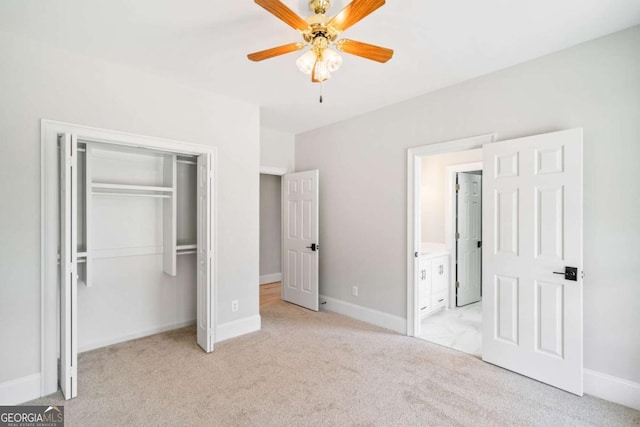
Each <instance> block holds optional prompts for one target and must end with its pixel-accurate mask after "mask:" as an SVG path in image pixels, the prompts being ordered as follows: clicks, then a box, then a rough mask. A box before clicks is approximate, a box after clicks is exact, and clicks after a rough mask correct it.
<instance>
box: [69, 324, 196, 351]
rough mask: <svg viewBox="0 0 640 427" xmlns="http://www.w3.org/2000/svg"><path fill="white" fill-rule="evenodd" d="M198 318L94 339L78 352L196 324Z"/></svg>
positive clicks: (80, 347) (79, 348)
mask: <svg viewBox="0 0 640 427" xmlns="http://www.w3.org/2000/svg"><path fill="white" fill-rule="evenodd" d="M195 324H196V320H195V319H193V320H186V321H184V322H178V323H172V324H170V325H165V326H160V327H158V328H151V329H146V330H144V331H139V332H134V333H132V334H128V335H123V336H119V337H115V338H109V339H106V340H99V341H94V342H91V343H89V344H85V345H82V346H79V347H78V353H84V352H85V351H91V350H95V349H97V348H101V347H106V346H108V345H113V344H119V343H121V342H125V341H131V340H135V339H138V338H144V337H148V336H149V335H155V334H160V333H162V332H167V331H171V330H173V329H179V328H184V327H186V326H191V325H195Z"/></svg>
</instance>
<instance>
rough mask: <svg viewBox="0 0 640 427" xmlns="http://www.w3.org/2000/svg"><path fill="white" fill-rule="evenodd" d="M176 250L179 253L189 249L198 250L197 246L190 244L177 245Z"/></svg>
mask: <svg viewBox="0 0 640 427" xmlns="http://www.w3.org/2000/svg"><path fill="white" fill-rule="evenodd" d="M176 249H177V250H179V251H186V250H189V249H198V245H196V244H195V243H194V244H192V245H180V244H179V245H177V246H176Z"/></svg>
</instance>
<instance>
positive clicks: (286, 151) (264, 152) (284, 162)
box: [260, 126, 296, 172]
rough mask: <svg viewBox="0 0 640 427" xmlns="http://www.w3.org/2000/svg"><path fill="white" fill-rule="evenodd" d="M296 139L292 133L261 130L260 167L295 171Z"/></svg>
mask: <svg viewBox="0 0 640 427" xmlns="http://www.w3.org/2000/svg"><path fill="white" fill-rule="evenodd" d="M295 151H296V137H295V135H294V134H292V133H288V132H282V131H279V130H276V129H270V128H266V127H264V126H263V127H261V128H260V166H267V167H272V168H274V167H275V168H283V169H286V170H287V171H289V172H292V171H293V169H294V162H295Z"/></svg>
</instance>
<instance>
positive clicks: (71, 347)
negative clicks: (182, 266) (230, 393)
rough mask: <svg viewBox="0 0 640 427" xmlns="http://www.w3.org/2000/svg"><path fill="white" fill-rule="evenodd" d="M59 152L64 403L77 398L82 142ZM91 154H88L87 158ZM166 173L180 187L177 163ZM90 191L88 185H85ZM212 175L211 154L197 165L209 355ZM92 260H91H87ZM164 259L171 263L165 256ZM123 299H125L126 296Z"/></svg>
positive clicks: (202, 315)
mask: <svg viewBox="0 0 640 427" xmlns="http://www.w3.org/2000/svg"><path fill="white" fill-rule="evenodd" d="M59 146H60V359H59V368H60V375H59V382H60V388H61V390H62V393H63V395H64V397H65V399H72V398H74V397H76V396H77V395H78V390H77V383H78V380H77V376H78V367H77V365H78V326H77V325H78V302H77V301H78V248H77V245H78V222H79V221H78V212H79V211H78V167H77V166H78V160H77V157H78V142H77V138H76V136H75V135H72V134H63V135H60V136H59ZM90 151H91V150H90V149H89V150H88V152H90ZM173 160H174V161H173V162H170V164H171V165H173V166H172V167H171V168H169V169H168V170H165V171H164V173H165V175H166V174H172V176H173V180H172V182H175V173H176V172H175V158H173ZM86 185H87V186H88V187H90V185H89V183H87V184H86ZM213 191H214V187H213V173H212V160H211V155H210V154H204V155H200V156H199V157H198V161H197V220H196V221H197V310H196V311H197V314H196V322H197V342H198V345H199V346H200V347H202V349H203V350H204V351H205V352H207V353H209V352H211V351H213V347H214V342H215V336H214V329H213V321H212V310H213V302H214V301H213V298H214V296H213V290H212V289H213V285H212V280H213V274H214V272H213V232H214V230H213V224H212V216H213V206H212V204H213ZM175 212H176V206H175V197H174V198H172V200H171V204H166V205H165V214H169V215H171V214H173V215H174V217H175ZM166 234H168V235H169V236H170V237H169V241H168V242H166V245H168V246H169V248H170V249H169V252H170V254H169V255H170V256H171V257H173V262H172V263H170V265H169V267H170V268H169V269H168V270H169V271H167V268H166V267H167V263H165V272H166V273H167V274H170V275H175V274H176V271H175V269H176V267H175V255H176V254H175V248H176V242H175V239H176V235H175V232H173V231H172V232H171V233H166ZM87 257H88V258H89V257H90V254H87ZM165 258H167V256H166V254H165ZM123 297H124V296H123Z"/></svg>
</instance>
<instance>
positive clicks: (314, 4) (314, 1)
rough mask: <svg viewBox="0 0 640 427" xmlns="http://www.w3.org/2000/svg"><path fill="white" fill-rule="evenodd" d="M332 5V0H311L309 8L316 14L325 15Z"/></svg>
mask: <svg viewBox="0 0 640 427" xmlns="http://www.w3.org/2000/svg"><path fill="white" fill-rule="evenodd" d="M330 6H331V1H330V0H309V9H311V11H312V12H313V13H315V14H322V15H324V14H325V13H327V9H329V7H330Z"/></svg>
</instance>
